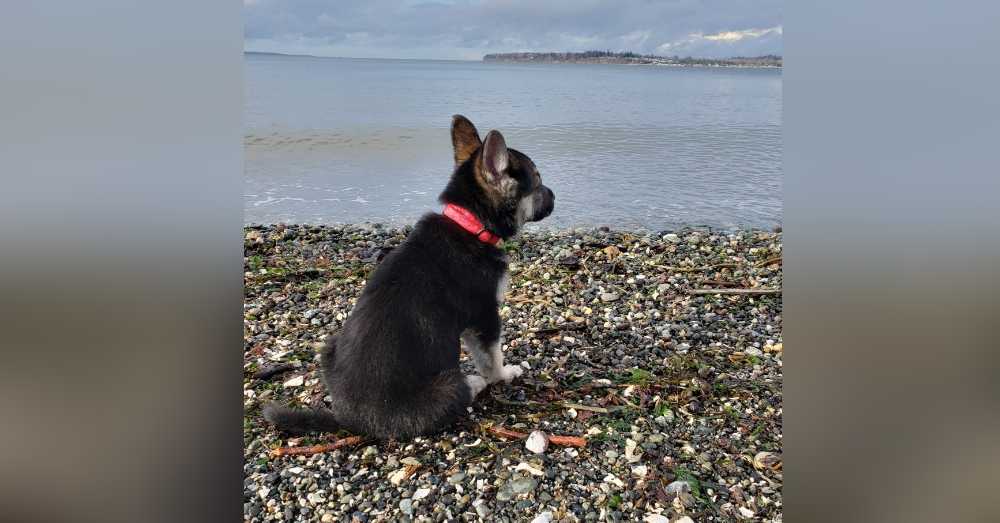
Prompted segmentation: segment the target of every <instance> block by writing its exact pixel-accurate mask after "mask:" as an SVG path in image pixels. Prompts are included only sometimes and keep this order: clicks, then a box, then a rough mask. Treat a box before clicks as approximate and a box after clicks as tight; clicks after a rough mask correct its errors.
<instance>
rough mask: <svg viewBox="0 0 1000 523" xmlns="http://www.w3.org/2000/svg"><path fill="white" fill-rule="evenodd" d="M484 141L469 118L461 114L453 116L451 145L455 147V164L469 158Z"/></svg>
mask: <svg viewBox="0 0 1000 523" xmlns="http://www.w3.org/2000/svg"><path fill="white" fill-rule="evenodd" d="M482 143H483V142H482V141H481V140H480V139H479V132H478V131H476V126H475V125H472V122H470V121H469V119H468V118H466V117H464V116H462V115H460V114H456V115H455V116H452V117H451V145H452V147H454V148H455V165H461V164H462V162H464V161H466V160H468V159H469V157H470V156H472V153H474V152H476V149H477V148H479V146H480V145H482Z"/></svg>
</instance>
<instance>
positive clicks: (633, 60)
mask: <svg viewBox="0 0 1000 523" xmlns="http://www.w3.org/2000/svg"><path fill="white" fill-rule="evenodd" d="M483 62H492V63H538V64H611V65H657V66H666V67H736V68H754V69H781V68H782V65H783V63H782V58H781V57H780V56H776V55H765V56H753V57H742V56H740V57H733V58H691V57H685V58H679V57H676V56H654V55H639V54H635V53H627V52H626V53H613V52H610V51H587V52H583V53H495V54H487V55H485V56H483Z"/></svg>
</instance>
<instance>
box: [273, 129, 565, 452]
mask: <svg viewBox="0 0 1000 523" xmlns="http://www.w3.org/2000/svg"><path fill="white" fill-rule="evenodd" d="M451 140H452V145H453V146H454V155H455V170H454V172H453V174H452V176H451V180H450V181H449V182H448V185H447V187H445V189H444V191H443V192H442V193H441V195H440V197H439V200H440V201H441V203H442V204H444V206H445V208H444V212H443V213H442V214H433V213H429V214H427V215H425V216H423V217H422V218H421V219H420V221H418V222H417V224H416V226H415V227H414V229H413V231H412V232H411V233H410V234H409V235H408V236H407V238H406V240H405V241H404V242H403V243H402V244H401V245H400V246H399V247H397V248H396V249H393V250H392V251H391V252H390V253H389V254H388V255H386V257H385V259H384V260H383V261H382V263H381V264H379V266H378V267H377V268H376V270H375V271H374V273H373V274H372V275H371V277H370V278H369V280H368V283H367V284H366V285H365V288H364V290H363V291H362V292H361V296H360V297H359V298H358V302H357V304H356V305H355V307H354V311H353V312H352V313H351V315H350V317H348V318H347V321H345V322H344V327H343V330H342V331H341V332H340V334H339V335H338V336H337V337H336V338H335V339H334V338H333V337H332V336H331V338H330V341H328V342H327V343H326V345H325V346H324V348H323V351H322V355H321V358H322V359H321V363H320V367H321V370H322V377H323V382H324V384H325V385H326V388H327V390H328V391H329V393H330V397H331V398H332V404H331V407H330V409H329V410H302V409H290V408H287V407H282V406H278V405H274V404H272V405H269V406H267V407H266V408H265V409H264V418H265V419H267V420H268V421H269V422H271V423H272V424H274V425H275V426H276V427H277V428H279V429H281V430H283V431H285V432H288V433H293V434H296V433H304V432H308V431H328V432H332V431H337V430H340V429H345V430H348V431H350V432H352V433H355V434H360V435H367V436H371V437H374V438H378V439H389V438H409V437H413V436H418V435H422V434H428V433H433V432H436V431H439V430H441V429H444V428H446V427H447V426H449V425H451V424H452V423H454V422H455V421H456V420H457V419H458V418H459V417H460V416H462V415H464V414H465V412H466V407H468V406H469V405H470V404H471V403H472V401H473V399H474V398H475V397H476V395H477V394H478V393H479V392H480V391H482V390H483V389H484V388H485V387H486V386H487V385H489V384H492V383H497V382H499V381H504V382H508V383H509V382H510V381H511V380H513V379H514V378H517V377H518V376H520V375H521V372H522V369H521V367H519V366H516V365H504V362H503V354H502V353H501V351H500V345H501V337H500V315H499V311H498V305H499V302H500V301H501V300H502V299H503V294H504V292H505V290H506V286H507V283H508V274H507V259H506V256H505V255H504V252H503V250H502V249H501V248H500V245H499V242H500V241H501V240H502V239H506V238H510V237H512V236H514V235H515V234H517V232H518V230H519V229H520V228H521V226H522V225H524V224H525V222H530V221H538V220H541V219H543V218H545V217H547V216H548V215H549V214H551V213H552V209H553V206H554V204H555V195H554V194H553V193H552V191H551V190H550V189H549V188H548V187H546V186H545V185H543V184H542V178H541V175H539V173H538V169H537V168H536V167H535V164H534V162H532V161H531V159H530V158H528V157H527V156H526V155H524V154H522V153H521V152H518V151H516V150H514V149H510V148H508V147H507V144H506V143H505V142H504V138H503V135H501V134H500V133H499V132H498V131H490V132H489V133H488V134H487V135H486V139H485V140H480V138H479V133H478V131H476V128H475V126H473V125H472V122H470V121H469V120H468V119H466V118H465V117H464V116H461V115H456V116H454V117H453V118H452V125H451ZM459 340H461V341H462V342H464V343H465V346H466V348H467V350H468V353H469V354H470V355H471V356H472V360H473V362H474V363H475V367H476V369H477V371H478V374H474V375H468V376H467V375H463V374H462V372H461V371H460V369H459V354H460V351H461V345H460V343H459Z"/></svg>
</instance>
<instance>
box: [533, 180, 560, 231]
mask: <svg viewBox="0 0 1000 523" xmlns="http://www.w3.org/2000/svg"><path fill="white" fill-rule="evenodd" d="M537 198H538V199H539V200H541V201H539V202H538V204H537V205H535V215H534V216H532V218H531V221H533V222H537V221H539V220H544V219H545V218H547V217H548V216H549V215H550V214H552V210H553V209H554V208H555V206H556V195H555V193H553V192H552V189H549V188H548V187H546V186H544V185H543V186H541V187H539V188H538V196H537Z"/></svg>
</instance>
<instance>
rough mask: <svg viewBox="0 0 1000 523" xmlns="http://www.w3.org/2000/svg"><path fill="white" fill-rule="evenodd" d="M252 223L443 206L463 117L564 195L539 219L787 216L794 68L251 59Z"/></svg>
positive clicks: (658, 221)
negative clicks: (786, 86) (785, 71)
mask: <svg viewBox="0 0 1000 523" xmlns="http://www.w3.org/2000/svg"><path fill="white" fill-rule="evenodd" d="M245 64H246V124H245V125H246V131H245V146H246V186H245V195H244V202H245V221H246V222H247V223H276V222H286V223H349V222H362V221H372V222H383V223H390V224H396V225H398V224H405V223H411V222H413V221H414V220H415V219H416V218H417V217H419V216H420V215H421V214H423V213H424V212H426V211H428V210H437V209H439V207H440V206H439V204H438V203H437V195H438V194H439V192H440V191H441V189H442V188H443V187H444V185H445V183H446V181H447V179H448V177H449V175H450V174H451V170H452V151H451V141H450V136H449V126H450V124H451V115H452V114H455V113H461V114H464V115H466V116H467V117H469V119H471V120H472V121H473V122H474V123H475V124H476V126H477V127H478V128H479V131H480V136H485V135H486V132H487V131H489V130H490V129H494V128H495V129H499V130H500V131H501V132H503V134H504V136H505V137H506V140H507V144H508V145H509V146H510V147H513V148H515V149H518V150H520V151H521V152H523V153H525V154H527V155H528V156H530V157H531V158H532V159H534V161H535V163H536V164H537V166H538V168H539V171H540V172H541V174H542V177H543V179H544V181H545V183H546V184H547V185H549V186H550V187H551V188H552V189H553V191H555V193H556V209H555V212H554V213H553V214H552V216H551V217H550V218H548V219H547V220H546V221H545V222H542V224H539V225H546V226H554V227H575V226H602V225H606V226H610V227H612V228H615V229H628V228H640V229H649V230H654V231H655V230H661V229H666V228H672V227H677V226H681V225H708V226H713V227H719V228H738V227H773V226H775V225H779V224H780V223H781V190H782V183H781V182H782V180H781V176H782V171H781V151H782V138H781V72H780V71H778V70H773V69H707V68H705V69H703V68H671V67H655V66H621V65H577V64H551V65H542V64H535V65H529V64H486V63H479V62H455V61H424V60H419V61H418V60H365V59H331V58H308V57H286V56H272V55H246V59H245Z"/></svg>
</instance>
